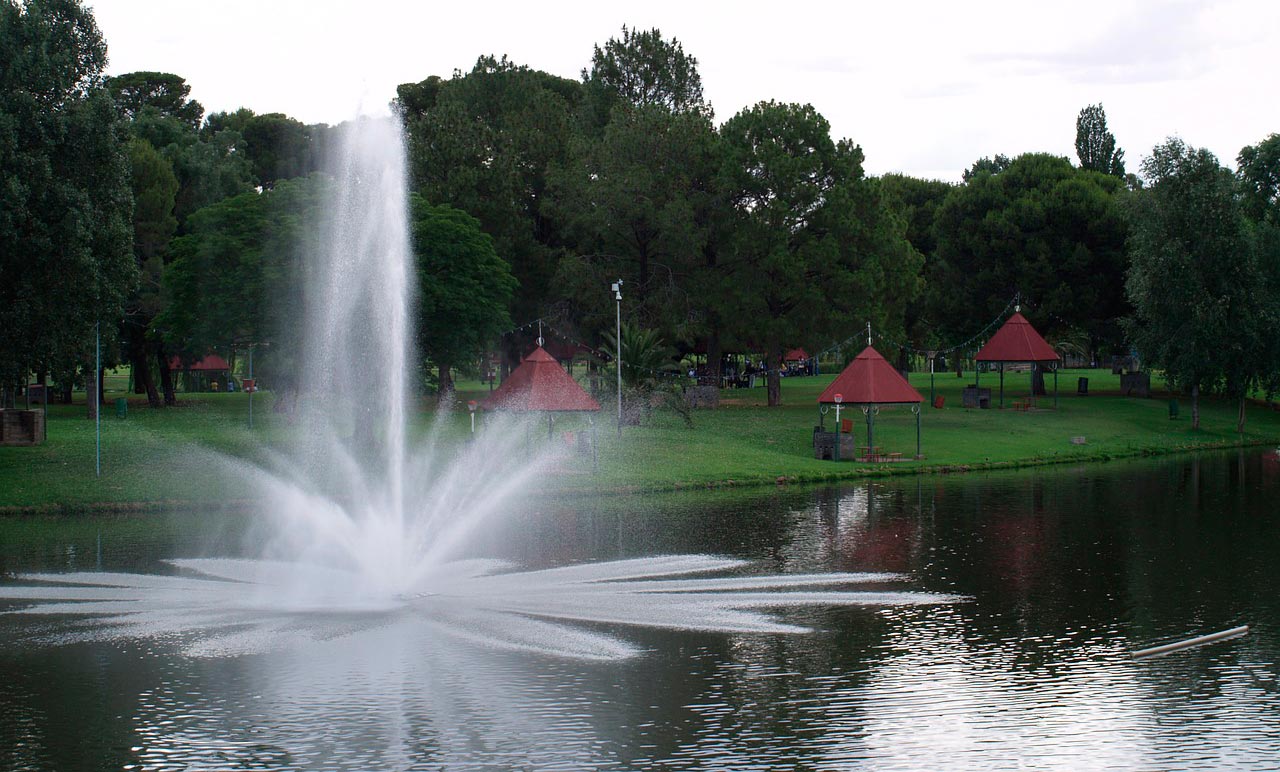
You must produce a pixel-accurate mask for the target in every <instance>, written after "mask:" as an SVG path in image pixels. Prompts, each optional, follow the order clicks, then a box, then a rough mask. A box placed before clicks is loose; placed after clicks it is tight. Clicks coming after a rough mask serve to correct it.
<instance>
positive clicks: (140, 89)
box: [107, 72, 204, 131]
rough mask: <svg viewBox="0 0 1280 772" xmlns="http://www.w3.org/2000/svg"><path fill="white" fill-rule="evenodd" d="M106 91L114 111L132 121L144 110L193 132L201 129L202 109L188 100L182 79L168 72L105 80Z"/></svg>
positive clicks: (189, 90)
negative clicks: (155, 111)
mask: <svg viewBox="0 0 1280 772" xmlns="http://www.w3.org/2000/svg"><path fill="white" fill-rule="evenodd" d="M107 89H108V90H109V91H110V92H111V97H112V99H113V100H115V103H116V109H118V110H120V112H121V113H122V114H123V115H124V116H125V118H128V119H132V118H134V117H136V116H137V115H138V114H139V113H140V112H142V110H143V109H145V108H151V109H154V110H157V111H159V112H160V113H161V114H163V115H167V116H170V117H172V118H175V119H177V120H179V121H181V122H182V123H183V125H184V126H185V127H186V128H188V129H190V130H191V131H195V130H196V129H199V128H200V120H201V119H202V118H203V117H204V107H202V106H201V104H200V103H199V102H197V101H195V100H194V99H188V96H189V95H190V94H191V87H190V86H188V85H187V81H186V79H185V78H183V77H181V76H179V75H174V74H173V73H168V72H130V73H127V74H125V75H116V76H115V77H112V78H108V79H107Z"/></svg>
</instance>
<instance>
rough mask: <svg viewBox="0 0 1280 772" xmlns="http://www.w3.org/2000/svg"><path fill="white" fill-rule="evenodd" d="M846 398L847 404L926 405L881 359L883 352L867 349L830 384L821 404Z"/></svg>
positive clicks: (820, 401) (822, 396)
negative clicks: (838, 398)
mask: <svg viewBox="0 0 1280 772" xmlns="http://www.w3.org/2000/svg"><path fill="white" fill-rule="evenodd" d="M836 394H841V395H843V397H844V404H846V405H849V404H860V405H892V404H902V403H906V402H924V397H922V396H920V392H918V391H916V390H915V389H913V388H911V384H909V383H907V379H906V378H903V377H902V375H901V374H899V373H898V371H897V370H895V369H893V365H891V364H889V363H888V362H887V361H885V358H884V357H882V356H880V352H879V351H876V350H875V349H874V348H872V347H871V346H867V347H866V348H865V349H863V350H862V353H861V354H859V355H858V356H857V358H856V359H854V360H853V361H852V362H850V363H849V366H848V367H846V368H845V369H844V371H843V372H841V373H840V374H839V375H837V376H836V379H835V380H834V381H832V382H831V385H830V386H828V387H827V388H826V390H825V391H823V392H822V395H821V396H819V397H818V403H819V404H823V403H827V404H832V403H834V402H835V395H836Z"/></svg>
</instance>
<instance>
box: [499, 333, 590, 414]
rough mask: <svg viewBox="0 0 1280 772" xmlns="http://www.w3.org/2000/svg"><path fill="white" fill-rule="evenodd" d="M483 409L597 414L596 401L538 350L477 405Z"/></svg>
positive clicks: (543, 352) (546, 355) (542, 351)
mask: <svg viewBox="0 0 1280 772" xmlns="http://www.w3.org/2000/svg"><path fill="white" fill-rule="evenodd" d="M480 405H481V407H483V408H484V409H485V410H516V411H527V410H541V411H552V412H578V411H592V412H595V411H598V410H600V403H599V402H596V401H595V399H593V398H592V397H591V395H590V394H588V393H587V392H586V391H585V390H583V388H582V387H581V386H579V385H578V382H577V381H575V380H574V379H573V378H572V377H571V376H570V375H569V373H567V372H565V369H564V368H563V367H561V366H560V363H558V362H556V360H555V358H554V357H552V356H551V355H550V354H548V353H547V352H546V351H544V350H543V349H542V348H541V347H538V348H536V349H534V350H533V353H532V354H530V355H529V356H527V357H525V358H524V361H523V362H521V363H520V366H519V367H517V368H516V369H514V370H512V371H511V375H508V376H507V379H506V380H505V381H503V382H502V385H501V386H499V387H498V388H497V389H495V390H494V392H493V393H492V394H490V395H489V396H488V397H486V398H485V399H484V401H483V402H481V403H480Z"/></svg>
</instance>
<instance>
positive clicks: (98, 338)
mask: <svg viewBox="0 0 1280 772" xmlns="http://www.w3.org/2000/svg"><path fill="white" fill-rule="evenodd" d="M101 327H102V323H101V322H94V324H93V394H92V395H90V396H89V399H91V400H93V419H94V421H93V422H94V427H93V428H94V433H95V435H96V437H95V456H94V461H93V471H94V474H96V475H97V476H98V477H101V476H102V400H100V399H98V395H99V394H100V393H101V391H102V384H101V383H99V380H101V378H102V330H101Z"/></svg>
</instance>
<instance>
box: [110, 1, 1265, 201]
mask: <svg viewBox="0 0 1280 772" xmlns="http://www.w3.org/2000/svg"><path fill="white" fill-rule="evenodd" d="M86 5H88V6H90V7H91V8H92V9H93V10H94V12H95V15H96V17H97V19H98V24H99V26H100V27H101V29H102V33H103V36H104V37H105V38H106V41H107V45H108V48H109V55H110V63H109V65H108V73H109V74H112V75H116V74H121V73H126V72H133V71H137V70H155V71H162V72H173V73H176V74H178V75H181V76H183V77H184V78H186V79H187V83H189V84H190V85H191V96H192V97H193V98H194V99H197V100H199V101H200V102H201V103H202V104H203V105H204V107H205V109H206V110H207V111H209V112H213V111H221V110H234V109H236V108H239V107H248V108H250V109H252V110H254V111H255V112H259V113H264V112H282V113H286V114H288V115H290V116H292V117H294V118H297V119H299V120H301V121H303V122H306V123H329V124H333V123H339V122H341V121H343V120H347V119H349V118H352V117H354V116H356V115H358V114H361V113H368V114H385V113H386V112H387V107H386V105H387V103H388V102H389V101H390V100H391V99H392V98H393V97H394V96H395V88H396V86H397V85H399V84H401V83H407V82H417V81H421V80H424V79H425V78H427V77H428V76H430V75H439V76H441V77H449V76H450V75H452V73H453V72H454V70H463V71H467V70H469V69H471V67H472V65H473V64H475V61H476V59H477V57H479V56H481V55H484V54H495V55H499V56H500V55H502V54H506V55H508V56H509V57H510V58H511V59H512V60H513V61H514V62H516V63H517V64H524V65H528V66H530V67H532V68H534V69H539V70H545V71H546V72H549V73H552V74H555V75H560V76H562V77H567V78H579V77H580V76H581V72H582V70H583V68H585V67H588V66H589V65H590V60H591V54H592V50H593V46H595V45H598V44H599V45H602V44H603V43H604V42H605V41H607V40H608V39H609V38H610V37H620V36H621V28H622V25H624V24H625V25H627V26H629V27H632V28H638V29H651V28H657V29H659V30H661V32H662V34H663V36H664V37H666V38H668V39H670V38H675V39H677V40H678V41H679V42H680V44H681V45H682V46H683V47H684V50H685V52H686V53H688V54H691V55H692V56H694V57H695V58H697V60H698V64H699V71H700V72H701V75H702V84H703V94H704V96H705V97H706V99H707V100H708V101H709V102H710V103H711V104H712V106H713V107H714V108H715V112H716V121H717V123H719V122H723V121H725V120H727V119H728V118H730V117H732V116H733V115H734V114H735V113H737V112H738V111H740V110H742V109H743V108H746V107H748V106H750V105H753V104H755V103H757V102H760V101H764V100H770V99H772V100H776V101H779V102H797V103H809V104H812V105H813V106H814V107H815V108H816V109H817V110H818V111H819V112H820V113H822V114H823V115H824V116H825V117H826V118H827V120H828V121H830V123H831V130H832V134H833V135H834V136H835V137H836V138H841V137H847V138H849V139H852V140H853V141H854V142H856V143H858V144H859V145H861V146H862V149H863V151H864V153H865V154H866V162H865V168H866V170H867V171H868V173H870V174H877V175H878V174H883V173H887V172H901V173H905V174H910V175H913V176H917V177H926V178H936V179H943V180H950V181H958V180H959V179H960V176H961V173H962V172H963V171H964V170H965V169H966V168H968V167H969V166H970V165H972V163H973V161H974V160H976V159H978V158H981V157H983V156H992V155H995V154H997V153H1003V154H1005V155H1008V156H1015V155H1017V154H1019V153H1024V152H1049V153H1054V154H1056V155H1061V156H1065V157H1067V158H1070V159H1072V160H1073V161H1074V160H1075V121H1076V116H1077V115H1078V114H1079V112H1080V110H1081V108H1083V107H1085V106H1086V105H1089V104H1096V103H1101V104H1102V105H1103V106H1104V107H1105V109H1106V112H1107V122H1108V127H1109V128H1110V130H1111V132H1112V133H1113V134H1115V136H1116V140H1117V143H1118V145H1119V146H1120V147H1121V148H1123V149H1124V150H1125V160H1126V164H1127V166H1128V169H1129V171H1137V167H1138V166H1139V164H1140V162H1141V159H1142V158H1143V157H1145V156H1147V155H1149V154H1150V152H1151V148H1153V147H1154V146H1155V145H1157V144H1159V143H1160V142H1163V141H1164V140H1165V139H1166V138H1167V137H1170V136H1179V137H1181V138H1182V139H1183V140H1185V141H1186V142H1187V143H1189V144H1191V145H1193V146H1196V147H1207V148H1208V149H1209V150H1211V151H1213V152H1214V153H1215V154H1216V155H1217V156H1218V158H1219V159H1220V160H1221V161H1222V162H1223V163H1225V164H1227V165H1228V166H1231V167H1233V168H1234V166H1235V158H1236V155H1237V153H1239V151H1240V148H1242V147H1244V146H1245V145H1251V144H1256V143H1258V142H1259V141H1261V140H1263V139H1265V138H1266V137H1267V136H1268V135H1269V134H1272V133H1275V132H1280V98H1278V97H1280V67H1278V66H1277V65H1276V59H1275V47H1274V38H1275V37H1276V35H1277V33H1278V32H1280V2H1276V1H1275V0H1218V1H1216V2H1186V1H1183V0H1167V1H1166V0H1149V1H1146V2H1142V1H1140V0H1107V1H1105V2H1098V1H1096V0H1077V1H1076V2H1037V1H1035V0H1016V1H1012V2H1005V1H1004V0H997V1H993V2H985V1H983V0H970V2H957V1H956V0H948V1H947V2H932V1H929V2H910V1H909V0H898V1H897V2H857V1H854V0H845V2H808V3H786V2H778V1H777V0H774V2H769V3H760V2H753V1H750V0H742V1H739V2H720V1H719V0H704V1H702V2H699V1H698V0H683V1H682V2H671V1H670V0H646V2H635V3H630V4H613V3H606V2H598V1H597V2H556V1H555V0H545V1H544V2H540V3H535V2H527V0H526V1H524V2H510V1H509V0H488V1H486V2H477V3H459V2H451V3H430V2H422V1H421V0H419V1H418V2H413V1H412V0H400V1H399V2H396V1H395V0H363V2H339V1H338V0H309V1H307V0H213V1H212V2H193V1H192V0H86ZM1269 37H1270V38H1272V39H1271V40H1269Z"/></svg>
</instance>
